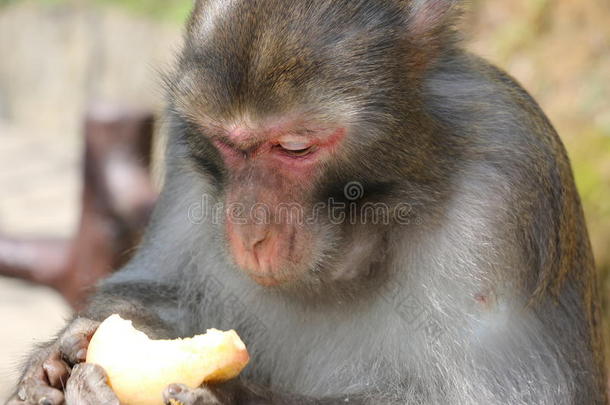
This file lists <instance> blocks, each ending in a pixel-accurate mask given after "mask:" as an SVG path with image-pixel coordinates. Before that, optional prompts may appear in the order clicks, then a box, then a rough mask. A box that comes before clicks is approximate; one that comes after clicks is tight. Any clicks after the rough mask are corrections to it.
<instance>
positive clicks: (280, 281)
mask: <svg viewBox="0 0 610 405" xmlns="http://www.w3.org/2000/svg"><path fill="white" fill-rule="evenodd" d="M245 273H246V274H247V275H248V277H250V278H251V279H252V280H254V282H255V283H256V284H258V285H261V286H263V287H279V286H281V285H285V284H289V283H290V282H292V281H294V280H296V278H297V277H296V276H293V277H289V276H287V275H285V274H284V275H281V276H279V277H278V276H271V275H269V274H261V273H257V272H254V271H251V270H246V271H245Z"/></svg>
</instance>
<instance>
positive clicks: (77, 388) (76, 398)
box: [66, 364, 120, 405]
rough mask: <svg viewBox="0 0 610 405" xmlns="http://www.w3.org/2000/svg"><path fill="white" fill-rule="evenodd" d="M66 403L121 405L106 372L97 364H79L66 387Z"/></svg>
mask: <svg viewBox="0 0 610 405" xmlns="http://www.w3.org/2000/svg"><path fill="white" fill-rule="evenodd" d="M66 403H68V404H77V405H100V404H104V405H120V404H119V400H118V398H117V396H116V395H115V393H114V392H113V391H112V389H111V388H110V386H109V385H108V377H107V376H106V372H105V371H104V369H103V368H101V367H100V366H97V365H95V364H79V365H77V366H75V367H74V369H73V370H72V375H71V376H70V379H69V380H68V385H67V387H66Z"/></svg>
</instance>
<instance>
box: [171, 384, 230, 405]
mask: <svg viewBox="0 0 610 405" xmlns="http://www.w3.org/2000/svg"><path fill="white" fill-rule="evenodd" d="M163 402H164V403H165V404H166V405H221V404H222V403H221V402H220V400H219V399H218V397H217V396H216V395H214V393H213V392H211V391H210V390H208V389H205V388H197V389H195V390H194V389H191V388H189V387H187V386H186V385H184V384H171V385H170V386H169V387H167V388H166V389H165V391H164V392H163Z"/></svg>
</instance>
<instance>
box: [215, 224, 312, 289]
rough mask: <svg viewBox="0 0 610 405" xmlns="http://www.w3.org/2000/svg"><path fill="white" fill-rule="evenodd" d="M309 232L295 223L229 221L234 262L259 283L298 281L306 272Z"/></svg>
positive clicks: (276, 283) (272, 284)
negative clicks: (269, 223)
mask: <svg viewBox="0 0 610 405" xmlns="http://www.w3.org/2000/svg"><path fill="white" fill-rule="evenodd" d="M308 235H309V232H307V230H306V229H303V228H301V227H295V226H289V225H284V226H273V225H260V224H257V225H252V224H251V225H250V226H249V225H244V224H239V225H238V224H233V223H231V222H228V223H227V239H228V242H229V247H230V252H231V256H232V258H233V261H234V262H235V264H236V265H237V267H239V268H240V269H241V270H243V271H244V272H245V273H246V274H247V275H248V276H249V277H250V278H252V280H254V281H255V282H256V283H257V284H260V285H262V286H265V287H274V286H279V285H284V284H290V283H292V282H294V281H298V279H299V278H301V277H302V276H304V273H305V272H306V271H305V270H303V269H305V266H304V263H305V262H306V261H307V260H308V258H309V256H308V253H307V252H310V250H311V249H310V240H311V238H310V237H309V236H308Z"/></svg>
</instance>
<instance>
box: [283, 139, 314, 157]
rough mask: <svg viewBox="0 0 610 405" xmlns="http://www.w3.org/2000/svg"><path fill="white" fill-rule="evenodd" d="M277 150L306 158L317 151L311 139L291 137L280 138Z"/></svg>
mask: <svg viewBox="0 0 610 405" xmlns="http://www.w3.org/2000/svg"><path fill="white" fill-rule="evenodd" d="M275 148H276V149H279V150H281V151H282V152H284V153H286V154H288V155H290V156H296V157H301V156H306V155H308V154H310V153H312V152H313V151H314V150H315V147H314V145H313V144H312V142H311V140H310V139H307V138H304V137H299V136H291V135H288V136H284V137H282V138H280V139H279V141H278V143H277V144H276V145H275Z"/></svg>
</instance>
